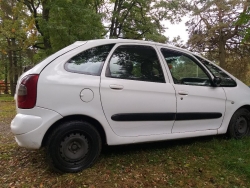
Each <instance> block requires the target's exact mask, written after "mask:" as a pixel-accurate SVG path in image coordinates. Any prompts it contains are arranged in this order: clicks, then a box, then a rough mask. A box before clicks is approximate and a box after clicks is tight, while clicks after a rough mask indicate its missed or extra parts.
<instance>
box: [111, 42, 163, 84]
mask: <svg viewBox="0 0 250 188" xmlns="http://www.w3.org/2000/svg"><path fill="white" fill-rule="evenodd" d="M106 76H107V77H111V78H118V79H127V80H138V81H146V82H160V83H164V82H165V79H164V75H163V71H162V68H161V65H160V62H159V59H158V56H157V53H156V51H155V49H154V48H153V47H151V46H141V45H124V46H119V47H118V48H117V49H116V50H115V52H114V53H113V55H112V57H111V59H110V61H109V67H108V69H107V72H106Z"/></svg>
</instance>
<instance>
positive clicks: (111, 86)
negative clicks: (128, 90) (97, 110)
mask: <svg viewBox="0 0 250 188" xmlns="http://www.w3.org/2000/svg"><path fill="white" fill-rule="evenodd" d="M109 87H110V88H111V89H115V90H122V89H123V86H122V85H116V84H111V85H109Z"/></svg>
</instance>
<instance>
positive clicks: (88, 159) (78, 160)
mask: <svg viewBox="0 0 250 188" xmlns="http://www.w3.org/2000/svg"><path fill="white" fill-rule="evenodd" d="M101 147H102V144H101V137H100V135H99V133H98V131H97V130H96V129H95V128H94V127H93V126H92V125H91V124H90V123H88V122H84V121H70V122H64V123H62V124H61V125H58V127H56V128H55V129H54V130H53V131H52V132H51V134H50V135H49V137H48V140H47V144H46V154H47V159H48V162H49V163H50V165H51V167H53V169H54V170H56V171H59V172H67V173H68V172H69V173H72V172H79V171H82V170H83V169H86V168H88V167H90V166H92V165H93V164H94V163H95V161H96V160H97V158H98V156H99V155H100V152H101Z"/></svg>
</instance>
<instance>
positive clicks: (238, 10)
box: [187, 0, 250, 80]
mask: <svg viewBox="0 0 250 188" xmlns="http://www.w3.org/2000/svg"><path fill="white" fill-rule="evenodd" d="M190 3H191V4H190V8H191V11H192V14H191V19H190V21H189V22H187V26H188V27H189V34H190V38H189V41H188V46H189V48H190V49H191V50H192V51H196V52H200V53H202V52H203V53H205V55H206V56H208V59H212V60H215V61H216V62H219V64H220V66H221V67H223V68H225V69H226V70H228V71H229V72H231V73H233V74H234V75H235V76H237V77H238V78H240V79H242V80H245V79H246V77H245V75H246V72H247V71H248V59H249V54H250V53H249V52H250V45H247V44H244V43H241V40H242V35H241V33H242V31H244V30H245V29H246V28H248V27H249V24H250V23H245V24H240V23H239V22H237V20H238V17H239V16H240V14H244V13H245V12H246V10H247V3H246V1H242V0H222V1H217V0H210V1H203V0H192V1H191V2H190ZM235 62H237V63H235Z"/></svg>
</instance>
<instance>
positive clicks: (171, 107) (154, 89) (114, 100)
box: [100, 43, 176, 139]
mask: <svg viewBox="0 0 250 188" xmlns="http://www.w3.org/2000/svg"><path fill="white" fill-rule="evenodd" d="M120 45H133V43H122V44H117V45H116V46H115V48H113V49H112V51H111V53H110V54H109V56H108V58H107V60H106V62H105V65H104V67H103V71H102V75H101V87H100V91H101V101H102V106H103V110H104V113H105V116H106V118H107V120H108V122H109V125H110V126H111V128H112V130H113V131H114V132H115V133H116V134H117V135H119V136H141V135H153V134H164V133H171V129H172V126H173V123H174V121H133V122H127V121H122V122H121V121H113V120H112V119H111V116H112V115H114V114H119V113H166V112H174V113H175V112H176V96H175V90H174V88H173V86H172V84H170V83H168V78H167V76H166V74H167V73H166V71H165V68H164V66H163V65H162V62H160V63H161V66H162V67H163V73H164V75H165V77H166V82H167V83H156V82H145V81H136V80H127V79H116V78H108V77H106V76H105V71H106V69H107V66H108V61H109V59H110V58H111V55H112V53H113V52H114V51H115V49H116V48H117V47H118V46H120ZM145 45H146V44H145ZM150 46H151V47H153V48H155V46H154V45H150ZM156 53H158V52H157V51H156ZM108 139H109V138H108Z"/></svg>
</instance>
